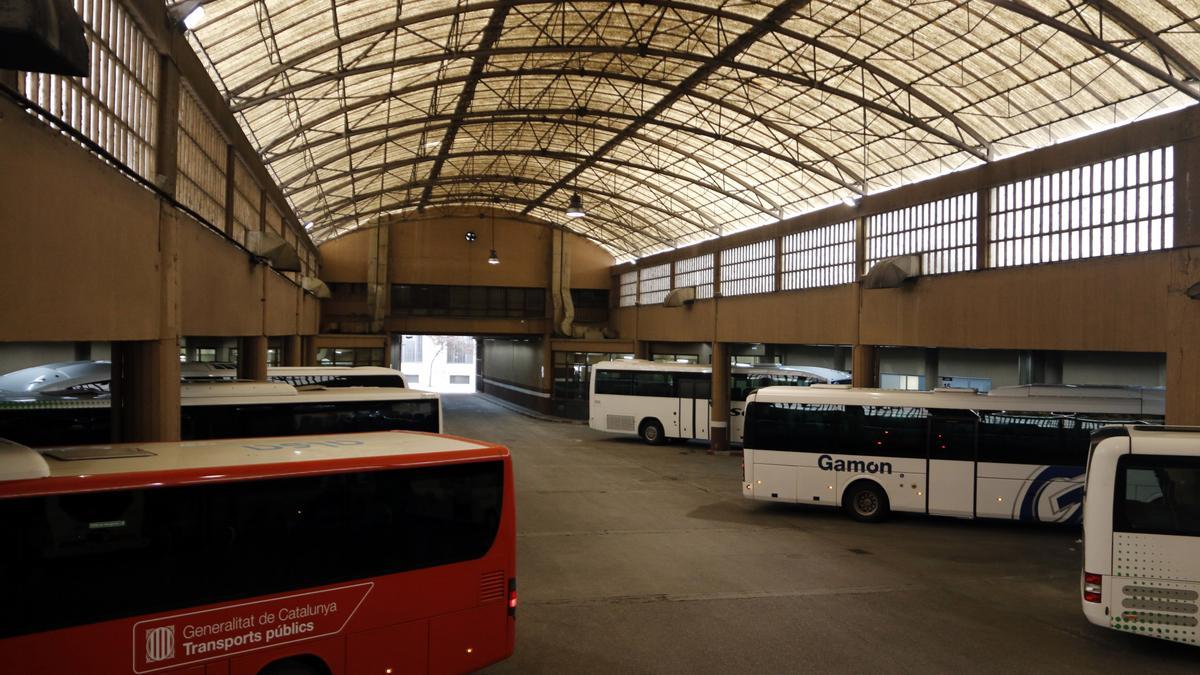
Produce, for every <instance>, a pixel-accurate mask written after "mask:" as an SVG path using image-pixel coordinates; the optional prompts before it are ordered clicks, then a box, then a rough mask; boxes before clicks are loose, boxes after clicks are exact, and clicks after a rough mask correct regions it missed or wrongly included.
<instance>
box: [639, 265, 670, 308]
mask: <svg viewBox="0 0 1200 675" xmlns="http://www.w3.org/2000/svg"><path fill="white" fill-rule="evenodd" d="M670 291H671V263H667V264H665V265H654V266H652V267H645V268H642V269H641V270H638V304H639V305H659V304H662V301H663V300H665V299H666V297H667V293H669V292H670Z"/></svg>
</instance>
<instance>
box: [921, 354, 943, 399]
mask: <svg viewBox="0 0 1200 675" xmlns="http://www.w3.org/2000/svg"><path fill="white" fill-rule="evenodd" d="M940 386H942V383H941V378H940V377H939V375H938V350H937V349H926V350H925V388H926V389H929V390H933V389H936V388H938V387H940Z"/></svg>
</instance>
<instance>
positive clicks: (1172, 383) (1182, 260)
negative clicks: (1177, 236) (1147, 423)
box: [1166, 248, 1200, 425]
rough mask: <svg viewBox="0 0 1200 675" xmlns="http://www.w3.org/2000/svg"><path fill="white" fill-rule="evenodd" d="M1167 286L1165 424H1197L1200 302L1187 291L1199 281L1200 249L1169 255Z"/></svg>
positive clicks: (1199, 415) (1199, 414) (1199, 416)
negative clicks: (1169, 271)
mask: <svg viewBox="0 0 1200 675" xmlns="http://www.w3.org/2000/svg"><path fill="white" fill-rule="evenodd" d="M1170 264H1171V276H1170V282H1169V283H1168V284H1167V312H1166V314H1167V345H1166V346H1167V424H1181V425H1200V342H1198V341H1197V340H1196V336H1197V335H1200V300H1193V299H1192V298H1190V297H1188V295H1187V291H1188V289H1189V288H1191V286H1192V285H1193V284H1196V283H1198V282H1200V249H1195V248H1192V249H1180V250H1177V251H1173V252H1172V253H1171V263H1170Z"/></svg>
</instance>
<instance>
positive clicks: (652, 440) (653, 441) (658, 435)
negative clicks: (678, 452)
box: [641, 418, 667, 445]
mask: <svg viewBox="0 0 1200 675" xmlns="http://www.w3.org/2000/svg"><path fill="white" fill-rule="evenodd" d="M641 436H642V440H644V441H646V442H647V443H649V444H650V445H662V444H663V443H666V442H667V432H665V431H663V425H662V423H661V422H659V421H658V420H656V419H653V418H651V419H648V420H646V421H645V422H642V431H641Z"/></svg>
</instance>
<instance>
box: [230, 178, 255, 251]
mask: <svg viewBox="0 0 1200 675" xmlns="http://www.w3.org/2000/svg"><path fill="white" fill-rule="evenodd" d="M233 166H234V172H233V232H232V235H233V238H234V239H236V240H237V242H238V243H239V244H245V243H246V231H247V230H257V229H259V227H260V223H259V217H260V216H259V212H258V211H259V205H260V200H261V199H262V193H261V191H260V190H259V188H258V183H257V182H255V180H254V176H252V175H251V174H250V169H249V167H247V166H246V163H245V162H243V161H242V160H241V158H234V163H233Z"/></svg>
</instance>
